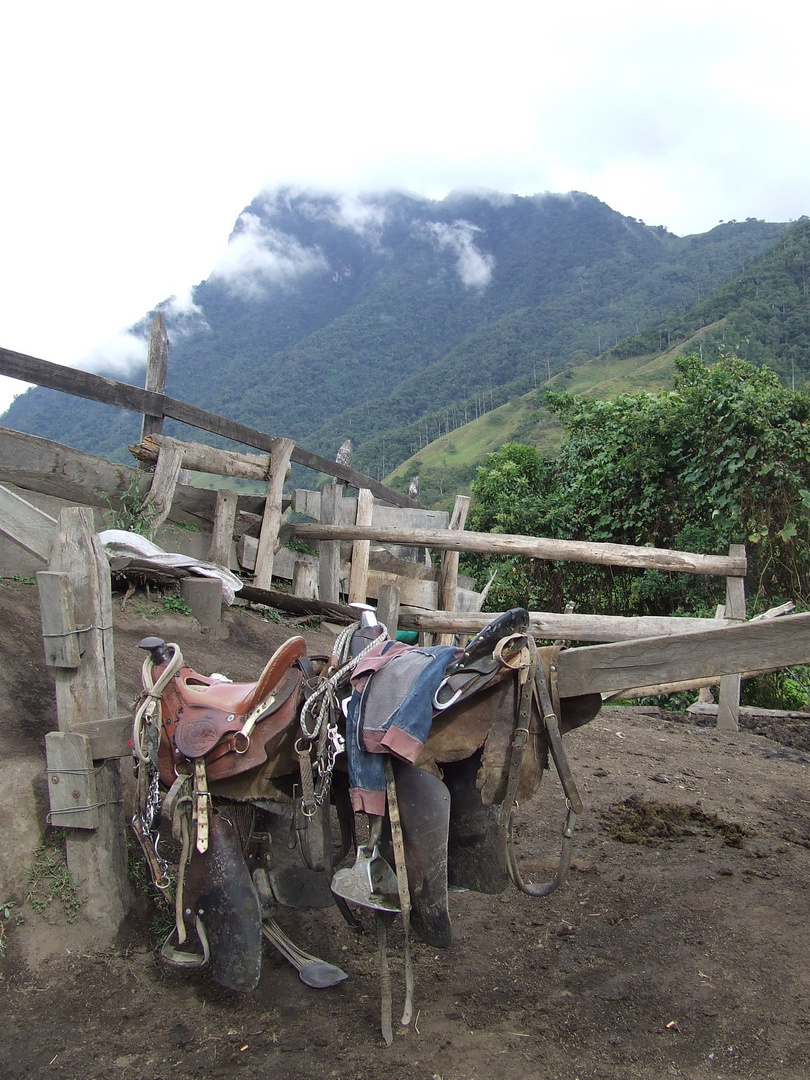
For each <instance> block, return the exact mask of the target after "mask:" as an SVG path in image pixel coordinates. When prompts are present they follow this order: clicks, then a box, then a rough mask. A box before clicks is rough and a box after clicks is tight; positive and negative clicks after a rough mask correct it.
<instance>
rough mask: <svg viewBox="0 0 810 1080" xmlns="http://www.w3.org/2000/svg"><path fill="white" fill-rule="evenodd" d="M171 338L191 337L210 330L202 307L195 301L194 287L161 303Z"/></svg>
mask: <svg viewBox="0 0 810 1080" xmlns="http://www.w3.org/2000/svg"><path fill="white" fill-rule="evenodd" d="M160 310H161V312H162V313H163V320H164V322H165V323H166V330H167V333H168V335H169V339H170V340H171V339H172V338H179V337H191V336H192V334H200V333H205V332H207V331H210V329H211V327H210V326H209V325H208V322H207V320H206V318H205V313H204V312H203V309H202V308H201V307H198V305H197V304H195V303H194V289H193V288H188V289H186V290H184V291H183V292H182V293H178V294H177V295H176V296H170V297H169V299H168V300H166V301H164V303H162V304H161V305H160Z"/></svg>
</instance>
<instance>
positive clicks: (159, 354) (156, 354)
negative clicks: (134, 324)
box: [138, 311, 169, 470]
mask: <svg viewBox="0 0 810 1080" xmlns="http://www.w3.org/2000/svg"><path fill="white" fill-rule="evenodd" d="M168 369H169V335H168V334H167V333H166V324H165V323H164V321H163V315H162V314H161V313H160V312H159V311H158V312H157V314H156V315H155V317H154V319H153V320H152V328H151V330H150V331H149V353H148V356H147V360H146V385H145V387H144V389H145V390H150V391H152V393H154V394H165V393H166V373H167V371H168ZM162 431H163V417H162V416H150V415H149V414H148V413H144V417H143V423H142V424H141V440H143V439H145V438H146V437H147V435H160V433H161V432H162ZM138 468H139V469H143V470H147V469H148V468H149V466H148V465H147V464H145V463H144V462H139V463H138Z"/></svg>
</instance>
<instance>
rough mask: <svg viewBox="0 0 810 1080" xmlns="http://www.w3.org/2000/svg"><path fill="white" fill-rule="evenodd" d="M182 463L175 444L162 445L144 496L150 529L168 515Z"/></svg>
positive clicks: (181, 457)
mask: <svg viewBox="0 0 810 1080" xmlns="http://www.w3.org/2000/svg"><path fill="white" fill-rule="evenodd" d="M182 463H183V455H182V454H181V453H180V451H179V450H178V449H177V447H176V446H164V447H163V448H162V449H161V451H160V453H159V454H158V459H157V465H156V466H155V475H154V476H153V477H152V486H151V487H150V488H149V494H148V495H147V497H146V507H147V512H146V516H147V517H148V519H149V526H150V528H151V530H152V531H154V530H155V529H157V528H159V527H160V526H161V525H162V524H163V522H164V521H165V520H166V518H167V517H168V516H169V511H170V510H171V508H172V502H173V501H174V491H175V488H176V487H177V478H178V477H179V476H180V468H181V466H182Z"/></svg>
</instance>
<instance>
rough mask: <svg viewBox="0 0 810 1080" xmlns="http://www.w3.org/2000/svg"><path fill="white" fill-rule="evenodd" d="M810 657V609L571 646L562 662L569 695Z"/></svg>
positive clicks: (563, 688)
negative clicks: (684, 631) (719, 625)
mask: <svg viewBox="0 0 810 1080" xmlns="http://www.w3.org/2000/svg"><path fill="white" fill-rule="evenodd" d="M717 621H718V622H719V620H717ZM808 662H810V612H806V613H804V614H802V615H785V616H783V617H782V618H780V619H773V620H765V621H762V622H749V623H742V624H739V625H732V626H727V627H725V628H724V629H723V630H719V631H718V630H703V631H698V632H697V633H694V634H681V635H678V636H674V635H673V636H669V637H656V638H647V639H646V640H639V641H624V642H619V643H617V644H612V645H590V646H585V647H583V648H577V649H567V650H565V651H563V652H562V653H560V657H559V662H558V667H559V671H558V676H559V690H560V694H561V696H563V697H571V696H574V695H576V694H589V693H610V692H612V691H616V690H623V689H625V688H627V687H635V686H653V685H656V684H659V683H671V682H685V681H686V680H689V679H702V678H708V677H719V676H721V675H733V674H735V673H737V672H739V671H740V670H741V669H742V670H743V671H755V670H759V671H776V670H778V669H779V668H782V667H786V666H788V665H790V664H806V663H808Z"/></svg>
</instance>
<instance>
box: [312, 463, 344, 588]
mask: <svg viewBox="0 0 810 1080" xmlns="http://www.w3.org/2000/svg"><path fill="white" fill-rule="evenodd" d="M342 499H343V488H342V487H341V485H340V484H324V486H323V487H322V488H321V524H322V525H336V524H337V523H338V522H339V521H340V503H341V500H342ZM318 579H319V584H320V594H321V600H326V601H328V602H329V603H330V604H337V603H339V602H340V542H339V541H338V540H321V542H320V543H319V544H318Z"/></svg>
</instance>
